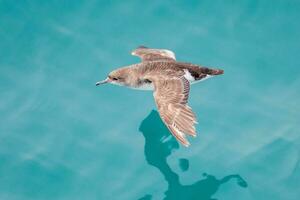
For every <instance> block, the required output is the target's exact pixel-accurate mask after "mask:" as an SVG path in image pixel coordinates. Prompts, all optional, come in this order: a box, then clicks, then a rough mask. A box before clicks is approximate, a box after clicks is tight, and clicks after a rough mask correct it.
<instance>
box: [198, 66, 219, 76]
mask: <svg viewBox="0 0 300 200" xmlns="http://www.w3.org/2000/svg"><path fill="white" fill-rule="evenodd" d="M200 70H201V72H202V73H203V74H207V75H214V76H215V75H221V74H224V70H222V69H211V68H207V67H201V68H200Z"/></svg>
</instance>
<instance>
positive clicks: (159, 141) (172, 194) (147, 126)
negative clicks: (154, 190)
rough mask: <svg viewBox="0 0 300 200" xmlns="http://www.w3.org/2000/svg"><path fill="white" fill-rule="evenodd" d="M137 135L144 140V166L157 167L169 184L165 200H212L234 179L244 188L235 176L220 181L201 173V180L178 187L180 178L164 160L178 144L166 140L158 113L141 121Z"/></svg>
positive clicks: (183, 165)
mask: <svg viewBox="0 0 300 200" xmlns="http://www.w3.org/2000/svg"><path fill="white" fill-rule="evenodd" d="M139 131H141V132H142V133H143V136H144V138H145V148H144V153H145V159H146V161H147V163H148V164H149V165H151V166H153V167H156V168H157V169H158V170H159V171H160V172H161V173H162V175H163V176H164V178H165V180H166V181H167V183H168V188H167V191H165V197H164V200H174V199H179V200H181V199H184V200H190V199H192V200H196V199H201V200H213V198H212V196H213V195H214V194H215V193H216V192H217V191H218V189H219V187H220V186H221V185H223V184H225V183H227V182H228V181H230V180H231V179H235V180H236V181H237V184H238V185H239V186H240V187H247V183H246V181H245V180H244V179H243V178H242V177H241V176H240V175H238V174H231V175H228V176H225V177H223V178H221V179H217V178H216V177H215V176H213V175H209V174H206V173H203V174H202V175H203V177H204V178H202V179H200V180H198V181H197V182H195V183H193V184H190V185H183V184H181V183H180V180H179V176H178V174H176V173H175V172H174V171H173V170H172V169H171V167H170V165H169V164H168V163H167V157H168V156H170V155H171V154H172V152H173V151H174V150H176V149H178V148H179V144H178V142H177V141H176V140H175V139H174V138H173V137H171V138H170V137H169V136H170V132H169V131H168V129H167V128H166V127H165V125H164V124H163V122H162V121H161V119H160V117H159V114H158V113H157V111H154V110H152V111H151V112H150V114H149V115H148V116H147V117H146V118H145V119H144V120H143V121H142V123H141V125H140V127H139ZM180 161H181V162H179V163H180V167H181V169H182V170H184V171H186V170H188V166H189V161H188V160H187V159H181V160H180ZM151 199H152V195H151V194H146V195H144V196H143V197H141V198H139V200H151Z"/></svg>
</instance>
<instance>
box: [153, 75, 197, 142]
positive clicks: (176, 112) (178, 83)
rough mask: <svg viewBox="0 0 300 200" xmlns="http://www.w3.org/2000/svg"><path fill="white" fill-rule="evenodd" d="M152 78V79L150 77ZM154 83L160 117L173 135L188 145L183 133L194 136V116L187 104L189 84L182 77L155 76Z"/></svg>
mask: <svg viewBox="0 0 300 200" xmlns="http://www.w3.org/2000/svg"><path fill="white" fill-rule="evenodd" d="M152 80H153V79H152ZM153 83H154V88H155V89H154V94H153V95H154V99H155V102H156V105H157V107H158V111H159V114H160V117H161V118H162V120H163V122H164V123H165V124H166V126H167V127H168V129H169V130H170V131H171V133H172V134H173V136H174V137H175V138H176V139H177V140H178V141H179V142H181V143H182V144H183V145H184V146H189V144H190V143H189V142H188V141H187V139H186V137H185V134H188V135H191V136H196V130H195V126H194V125H195V123H197V122H196V116H195V114H194V113H193V111H192V109H191V108H190V107H189V106H188V105H187V101H188V97H189V90H190V84H189V81H188V80H187V79H185V78H184V77H180V78H174V77H169V78H168V79H163V78H162V77H157V78H156V79H154V80H153Z"/></svg>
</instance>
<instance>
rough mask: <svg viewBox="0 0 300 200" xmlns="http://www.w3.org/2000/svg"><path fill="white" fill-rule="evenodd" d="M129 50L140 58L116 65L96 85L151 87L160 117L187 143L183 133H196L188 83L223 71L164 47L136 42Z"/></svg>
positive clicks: (145, 88)
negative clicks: (188, 60)
mask: <svg viewBox="0 0 300 200" xmlns="http://www.w3.org/2000/svg"><path fill="white" fill-rule="evenodd" d="M131 54H132V55H134V56H138V57H140V58H141V60H142V62H141V63H138V64H133V65H129V66H125V67H121V68H119V69H116V70H114V71H112V72H111V73H109V75H108V76H107V78H106V79H105V80H103V81H99V82H97V83H96V85H97V86H98V85H101V84H104V83H111V84H115V85H120V86H127V87H130V88H133V89H141V90H154V92H153V96H154V99H155V103H156V106H157V108H158V111H159V114H160V117H161V119H162V121H163V122H164V123H165V125H166V126H167V127H168V129H169V130H170V132H171V133H172V134H173V136H174V137H175V138H176V139H177V140H178V141H179V142H180V143H181V144H183V145H184V146H189V144H190V143H189V142H188V140H187V139H186V137H185V136H186V134H187V135H190V136H194V137H195V136H196V129H195V123H197V121H196V116H195V114H194V113H193V111H192V109H191V107H189V106H188V105H187V103H188V97H189V91H190V85H191V84H193V83H197V82H199V81H203V80H205V79H207V78H210V77H212V76H215V75H220V74H223V70H221V69H210V68H207V67H202V66H199V65H196V64H191V63H186V62H177V61H176V58H175V54H174V53H173V52H172V51H170V50H166V49H152V48H147V47H145V46H140V47H138V48H137V49H135V50H134V51H132V53H131Z"/></svg>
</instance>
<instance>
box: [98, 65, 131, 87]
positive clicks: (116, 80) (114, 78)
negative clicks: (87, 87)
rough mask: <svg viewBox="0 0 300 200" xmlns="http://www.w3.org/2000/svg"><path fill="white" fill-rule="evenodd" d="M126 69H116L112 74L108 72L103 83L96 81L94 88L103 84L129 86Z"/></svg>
mask: <svg viewBox="0 0 300 200" xmlns="http://www.w3.org/2000/svg"><path fill="white" fill-rule="evenodd" d="M127 70H128V69H126V68H121V69H117V70H114V71H112V72H110V73H109V74H108V76H107V78H106V79H104V80H103V81H98V82H97V83H96V86H98V85H102V84H105V83H111V84H115V85H121V86H127V85H129V84H130V82H129V80H128V79H129V78H128V73H127Z"/></svg>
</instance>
